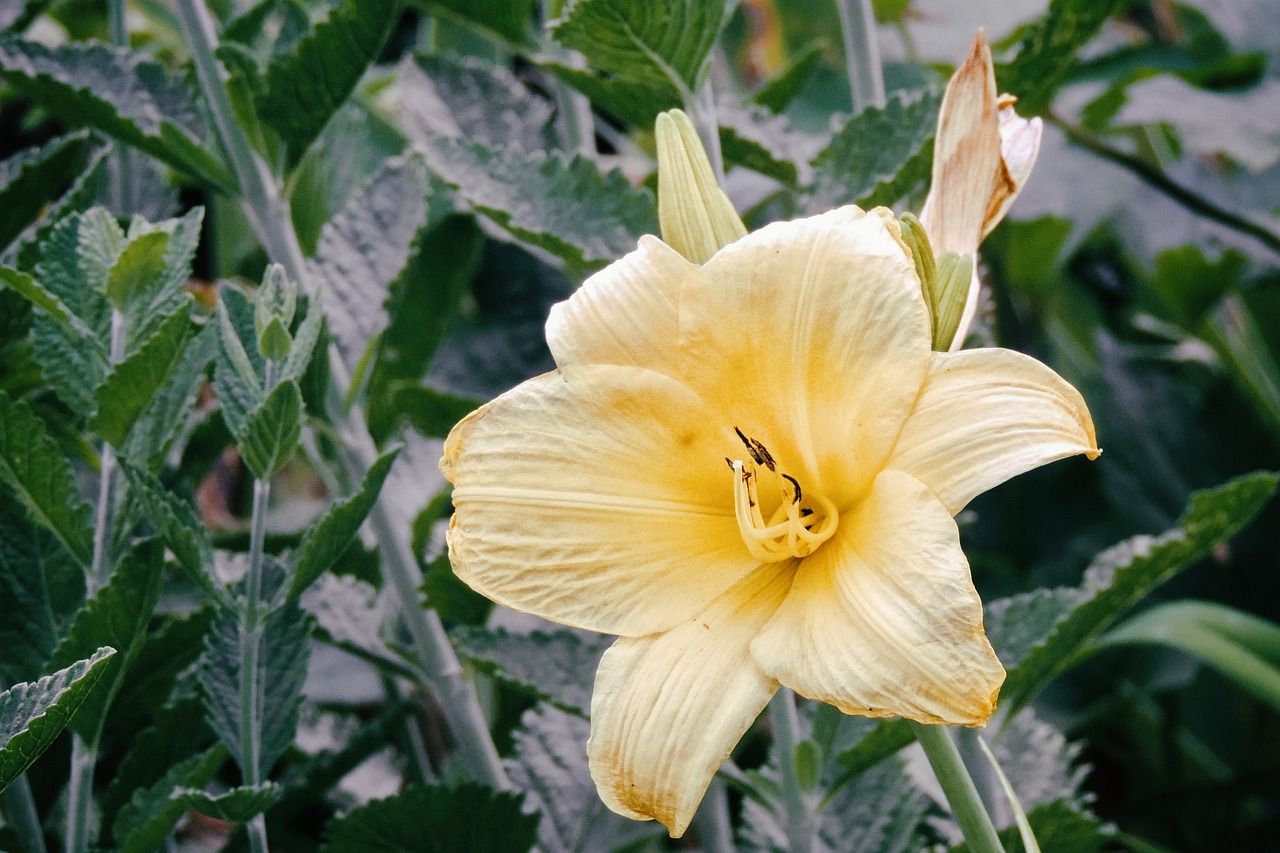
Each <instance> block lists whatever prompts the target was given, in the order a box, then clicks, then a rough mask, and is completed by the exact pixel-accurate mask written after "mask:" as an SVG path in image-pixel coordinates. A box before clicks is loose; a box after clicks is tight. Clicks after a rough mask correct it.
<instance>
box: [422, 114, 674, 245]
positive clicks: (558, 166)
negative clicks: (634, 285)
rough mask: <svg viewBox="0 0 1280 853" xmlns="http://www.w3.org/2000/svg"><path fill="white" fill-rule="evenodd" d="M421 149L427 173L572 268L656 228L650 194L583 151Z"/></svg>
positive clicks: (454, 144)
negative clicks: (603, 167) (602, 167)
mask: <svg viewBox="0 0 1280 853" xmlns="http://www.w3.org/2000/svg"><path fill="white" fill-rule="evenodd" d="M426 155H427V164H428V165H429V166H430V167H431V169H432V171H434V172H436V174H438V175H440V176H441V177H442V178H443V179H444V180H445V181H446V182H448V183H449V184H450V185H451V186H453V187H454V188H455V189H456V190H457V192H458V194H459V195H460V196H462V197H463V198H464V199H466V201H467V202H468V203H469V204H470V205H472V206H473V207H474V208H476V209H477V210H479V211H480V212H482V213H483V214H484V215H485V216H488V217H489V218H490V219H492V220H493V221H494V222H497V223H498V224H499V225H501V226H502V227H503V228H506V229H507V230H508V231H510V232H511V233H512V234H514V235H515V236H516V237H518V238H520V239H521V240H525V241H527V242H529V243H531V244H533V245H535V246H538V247H539V248H542V249H545V250H547V251H548V252H551V253H552V254H554V255H556V256H558V257H560V258H562V259H563V260H564V261H565V262H566V263H567V264H568V265H569V266H570V267H571V268H573V269H575V270H583V269H591V268H594V267H597V266H602V265H604V264H607V263H609V262H611V261H613V260H616V259H617V258H619V257H621V256H622V255H624V254H626V253H627V252H629V251H631V250H633V249H634V248H635V246H636V243H637V241H638V240H639V239H640V235H642V234H656V233H657V230H658V222H657V211H656V208H655V205H654V200H653V195H652V193H650V192H649V191H648V190H644V189H636V188H635V187H633V186H631V184H630V183H629V182H628V181H627V179H626V178H625V177H624V176H623V175H622V173H621V172H618V171H611V172H601V171H600V170H599V168H598V167H597V166H596V164H595V163H594V162H593V161H591V160H588V159H586V158H584V157H581V156H574V157H572V158H566V157H564V156H563V155H561V154H560V153H559V152H549V153H548V152H534V153H531V154H525V153H524V152H520V151H515V150H504V149H500V148H494V149H490V148H487V147H485V146H484V145H482V144H480V143H476V142H464V141H460V140H454V139H446V138H438V139H435V140H433V141H432V142H431V144H430V145H428V146H427V148H426Z"/></svg>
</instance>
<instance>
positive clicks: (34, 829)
mask: <svg viewBox="0 0 1280 853" xmlns="http://www.w3.org/2000/svg"><path fill="white" fill-rule="evenodd" d="M4 816H5V819H6V820H7V821H8V822H9V824H10V826H12V827H13V829H14V831H15V832H17V833H18V837H19V838H21V839H22V841H23V843H24V844H25V845H26V847H27V853H46V850H47V848H46V847H45V846H44V829H43V828H42V827H41V826H40V813H39V812H38V811H36V800H35V797H33V796H32V795H31V782H30V781H28V779H27V774H25V773H23V774H22V775H21V776H19V777H18V778H17V779H14V780H13V782H12V783H11V784H10V785H9V787H8V788H5V789H4Z"/></svg>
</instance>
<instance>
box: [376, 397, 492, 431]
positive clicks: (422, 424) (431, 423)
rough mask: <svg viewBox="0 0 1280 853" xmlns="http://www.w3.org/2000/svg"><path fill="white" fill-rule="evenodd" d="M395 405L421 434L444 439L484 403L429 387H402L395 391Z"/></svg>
mask: <svg viewBox="0 0 1280 853" xmlns="http://www.w3.org/2000/svg"><path fill="white" fill-rule="evenodd" d="M395 405H396V409H398V410H399V411H400V413H401V414H402V415H403V417H404V418H406V419H407V420H408V421H409V423H410V424H411V425H412V426H413V428H414V429H416V430H417V431H418V432H420V433H422V434H423V435H424V436H426V437H427V438H444V437H445V436H446V435H448V434H449V430H451V429H453V427H454V424H456V423H457V422H458V421H460V420H462V419H463V418H465V417H466V416H467V415H469V414H471V413H472V412H474V411H475V410H476V409H478V408H480V406H482V405H483V403H482V402H481V401H479V400H476V399H473V398H471V397H460V396H458V395H457V394H450V393H448V392H446V391H439V390H437V389H435V388H431V387H428V386H426V385H402V386H401V387H399V388H397V389H396V392H395Z"/></svg>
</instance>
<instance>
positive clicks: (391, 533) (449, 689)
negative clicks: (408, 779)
mask: <svg viewBox="0 0 1280 853" xmlns="http://www.w3.org/2000/svg"><path fill="white" fill-rule="evenodd" d="M177 12H178V18H179V21H180V23H181V27H182V31H183V37H184V38H185V39H186V40H187V44H188V48H189V49H190V51H191V57H192V60H193V62H194V64H195V67H196V76H197V78H198V80H199V82H200V88H201V90H202V92H203V93H204V96H205V100H206V104H207V106H208V109H209V112H210V114H211V115H212V117H213V125H214V131H215V133H216V135H217V137H218V140H219V142H220V144H221V146H222V148H223V150H224V151H225V152H226V153H227V158H228V160H229V161H230V163H231V167H232V171H233V174H234V175H235V178H236V182H237V185H238V187H239V190H240V195H241V199H240V201H241V205H242V207H243V208H244V211H245V215H246V216H247V217H248V219H249V222H250V224H251V225H252V226H253V227H254V230H255V232H256V233H257V235H258V239H259V240H261V241H262V244H263V247H264V248H265V249H266V251H267V256H268V257H269V258H270V259H271V260H272V261H275V262H277V263H280V264H283V265H284V267H285V269H286V270H287V272H288V274H289V275H290V277H292V278H293V279H294V280H296V281H297V282H298V283H299V284H300V285H301V286H302V287H303V288H304V290H305V291H306V292H307V293H309V294H310V295H311V296H312V298H316V299H322V298H323V293H319V292H317V290H316V289H315V288H314V287H311V286H310V283H309V278H310V277H309V275H308V272H307V266H306V261H305V258H304V255H303V252H302V247H301V245H300V244H299V242H298V236H297V233H296V232H295V231H294V228H293V222H292V219H291V217H290V214H289V203H288V200H287V199H285V198H283V197H282V196H281V194H280V189H279V185H278V184H277V182H276V180H275V178H274V176H273V175H272V174H271V171H270V170H269V169H268V168H267V166H266V164H265V163H264V162H263V161H262V158H260V157H258V156H257V154H256V153H254V151H253V149H252V148H251V147H250V146H249V143H248V140H247V138H246V137H245V135H244V133H243V131H242V130H241V129H240V127H239V126H238V125H237V124H236V123H235V118H234V113H233V112H232V109H231V102H230V99H229V98H228V96H227V91H226V87H225V83H224V77H223V72H222V70H221V68H220V66H219V64H218V61H217V59H216V57H215V56H214V48H215V45H216V43H217V39H216V35H215V30H214V27H213V20H212V18H211V17H210V15H209V12H208V10H207V9H206V8H205V7H204V4H203V2H202V0H178V2H177ZM329 360H330V367H331V370H330V375H331V377H332V382H331V386H330V394H329V403H330V407H331V410H332V411H333V414H334V417H335V419H336V422H337V423H338V424H339V425H340V429H341V431H342V433H343V436H344V438H345V439H346V440H347V442H348V451H347V453H346V456H345V458H344V461H345V463H346V466H347V467H348V469H349V473H351V474H352V476H353V479H355V478H358V477H359V476H360V474H361V473H362V472H363V471H366V470H368V468H369V466H370V465H371V464H372V463H373V461H374V460H375V459H376V458H377V453H378V450H377V444H376V443H375V442H374V440H373V438H372V436H370V434H369V430H368V426H367V424H366V423H365V420H364V418H363V415H362V412H361V410H360V409H359V407H352V408H351V409H350V410H348V411H346V412H345V416H344V410H343V407H342V403H343V401H344V400H345V399H346V396H347V389H348V388H349V386H350V376H349V373H348V371H347V369H346V365H345V364H344V363H343V361H342V358H341V356H340V355H339V354H338V353H337V351H336V349H335V348H334V347H330V351H329ZM316 461H317V462H318V463H321V464H323V460H316ZM392 518H393V514H392V512H391V510H390V507H388V506H387V501H386V500H385V499H382V498H380V499H379V500H378V502H377V503H376V504H375V505H374V508H373V510H372V511H371V512H370V522H371V524H372V525H373V527H374V528H375V530H376V531H377V536H378V542H379V545H378V550H379V553H380V554H381V556H382V564H383V570H384V572H385V573H386V577H387V580H388V582H389V583H390V584H391V585H392V587H393V588H394V589H395V591H396V593H397V595H398V596H399V598H400V602H401V608H400V613H401V616H402V618H403V619H404V622H405V624H406V626H407V627H408V631H409V635H410V638H411V640H412V643H413V649H414V652H415V655H416V657H417V658H418V660H419V661H420V663H421V666H422V670H423V672H422V675H423V683H424V686H426V687H427V688H428V689H430V690H432V691H433V692H434V693H435V694H436V697H437V699H439V701H440V704H441V707H442V708H443V710H444V713H445V718H446V720H447V721H448V723H449V727H450V729H451V731H452V734H453V737H454V741H455V743H456V745H457V748H458V752H459V754H460V756H461V758H462V761H463V763H464V765H465V766H466V768H467V770H468V772H469V773H470V774H471V776H472V777H473V778H475V779H477V780H479V781H482V782H487V783H488V784H490V785H493V786H495V787H499V788H507V787H509V786H510V783H509V782H508V781H507V777H506V772H505V771H504V770H503V767H502V761H501V759H500V758H499V757H498V752H497V750H496V749H495V748H494V746H493V739H492V736H491V735H490V733H489V725H488V721H487V720H486V719H485V716H484V711H483V709H481V707H480V703H479V700H478V698H477V697H476V693H475V688H474V686H473V685H472V684H471V683H470V682H468V681H467V680H466V679H465V678H463V675H462V667H461V665H460V664H459V663H458V658H457V655H456V654H455V653H454V651H453V647H452V646H451V645H450V644H449V639H448V635H447V634H445V631H444V626H443V625H442V624H441V622H440V617H439V616H438V615H437V614H436V613H435V612H434V611H431V610H427V609H425V608H424V607H423V606H422V604H421V601H420V598H419V593H418V589H419V587H420V586H421V581H422V573H421V569H420V568H419V566H418V561H417V558H416V556H415V555H414V553H413V550H412V548H411V547H410V545H409V539H408V531H407V530H405V529H403V527H401V526H397V525H396V524H394V523H393V521H392Z"/></svg>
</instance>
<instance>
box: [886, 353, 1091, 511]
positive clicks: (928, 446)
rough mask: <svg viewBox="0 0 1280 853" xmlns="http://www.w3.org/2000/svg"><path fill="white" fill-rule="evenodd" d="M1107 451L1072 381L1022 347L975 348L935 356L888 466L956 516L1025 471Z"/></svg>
mask: <svg viewBox="0 0 1280 853" xmlns="http://www.w3.org/2000/svg"><path fill="white" fill-rule="evenodd" d="M1100 452H1101V451H1099V450H1098V444H1097V439H1096V436H1095V435H1094V431H1093V419H1092V418H1091V417H1090V416H1089V409H1088V407H1087V406H1085V403H1084V399H1083V398H1082V397H1081V396H1080V392H1079V391H1077V390H1076V389H1075V388H1073V387H1071V385H1070V384H1069V383H1068V382H1067V381H1066V380H1065V379H1063V378H1062V377H1061V376H1059V375H1058V374H1056V373H1054V372H1053V371H1052V370H1050V369H1049V368H1048V367H1046V366H1045V365H1043V364H1041V363H1040V362H1038V361H1036V360H1035V359H1034V358H1031V357H1030V356H1027V355H1023V354H1022V353H1019V352H1014V351H1012V350H1005V349H976V350H968V351H966V352H957V353H935V354H934V356H933V363H932V364H931V365H930V368H929V377H928V379H927V380H926V381H925V385H924V389H923V390H922V391H921V393H920V399H919V400H917V401H916V406H915V410H914V411H913V412H912V413H911V417H910V418H909V419H908V420H907V425H906V427H904V428H903V430H902V434H901V435H899V436H898V445H897V447H895V448H894V451H893V455H892V456H891V457H890V459H889V463H888V467H889V468H893V469H895V470H898V471H904V472H906V473H908V474H910V475H911V476H913V477H915V478H916V479H918V480H920V481H921V482H923V483H924V484H925V485H927V486H928V487H929V488H931V489H932V490H933V492H934V494H936V495H937V496H938V499H939V500H941V501H942V503H943V504H944V505H945V506H946V507H947V509H948V510H950V511H951V512H952V514H954V513H957V512H959V511H960V510H961V509H963V508H964V506H965V504H967V503H968V502H969V501H970V500H972V499H973V498H974V497H975V496H977V495H979V494H981V493H982V492H985V491H986V490H987V489H990V488H993V487H994V486H997V485H999V484H1000V483H1003V482H1004V481H1005V480H1008V479H1009V478H1010V477H1014V476H1016V475H1018V474H1021V473H1023V472H1024V471H1030V470H1031V469H1032V468H1038V467H1039V466H1041V465H1045V464H1047V463H1049V462H1052V461H1054V460H1055V459H1063V458H1065V457H1067V456H1074V455H1076V454H1077V453H1084V454H1086V455H1088V456H1089V458H1091V459H1092V458H1096V457H1097V455H1098V454H1099V453H1100Z"/></svg>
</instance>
